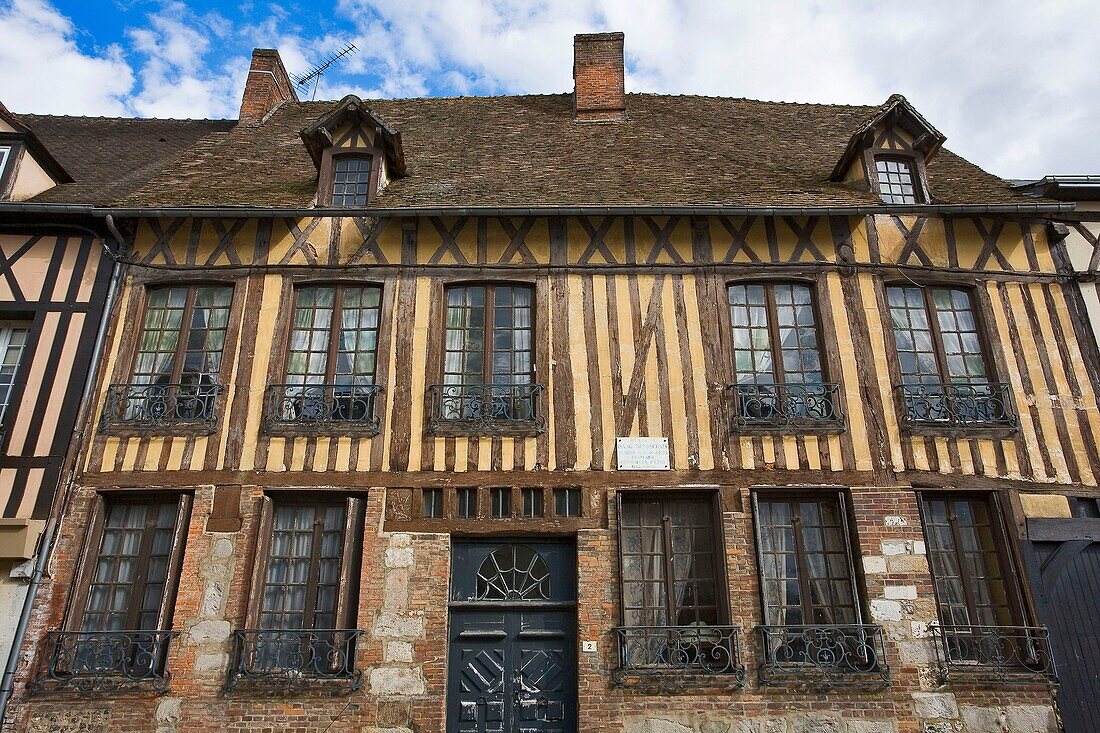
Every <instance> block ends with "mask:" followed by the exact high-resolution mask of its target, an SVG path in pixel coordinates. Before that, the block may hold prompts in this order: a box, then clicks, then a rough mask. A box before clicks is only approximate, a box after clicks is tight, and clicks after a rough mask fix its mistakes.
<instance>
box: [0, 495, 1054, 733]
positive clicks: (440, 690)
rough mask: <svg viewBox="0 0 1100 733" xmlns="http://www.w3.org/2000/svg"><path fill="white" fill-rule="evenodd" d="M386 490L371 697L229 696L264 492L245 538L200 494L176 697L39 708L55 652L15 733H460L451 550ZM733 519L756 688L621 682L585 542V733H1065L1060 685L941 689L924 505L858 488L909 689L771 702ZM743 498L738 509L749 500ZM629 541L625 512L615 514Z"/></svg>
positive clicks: (369, 643) (874, 601) (77, 701)
mask: <svg viewBox="0 0 1100 733" xmlns="http://www.w3.org/2000/svg"><path fill="white" fill-rule="evenodd" d="M384 493H385V492H384V491H383V490H381V489H375V490H371V491H370V492H369V495H368V498H367V502H366V522H365V527H366V529H365V531H364V541H363V558H362V559H363V562H362V572H361V576H360V579H359V583H360V599H359V612H358V613H359V615H358V618H359V628H361V629H363V630H364V635H363V637H362V638H361V641H360V645H359V649H358V664H357V666H358V667H359V668H360V669H362V670H363V672H364V680H363V685H362V688H361V689H360V690H359V691H357V692H355V693H352V694H341V695H336V696H333V695H331V694H329V693H327V692H324V691H320V690H312V691H306V692H300V693H289V694H266V695H262V694H236V693H234V694H231V695H227V694H226V693H225V691H224V685H225V675H226V664H227V663H228V650H229V643H230V642H229V639H230V635H231V632H232V630H233V629H235V628H240V627H241V625H242V624H243V623H245V619H246V615H247V610H248V606H247V603H248V598H247V596H248V587H249V585H250V583H251V573H252V567H253V556H254V553H255V544H256V524H257V521H258V517H259V502H260V500H261V497H262V495H263V492H262V490H261V489H260V488H258V487H245V489H244V490H243V492H242V507H241V508H242V512H241V514H242V518H243V522H242V526H241V529H240V531H239V532H221V533H210V532H207V531H206V520H207V517H208V516H209V514H210V511H211V504H212V498H213V487H199V488H198V489H196V491H195V501H194V508H193V511H192V516H191V520H190V524H189V534H188V540H187V547H186V551H185V554H184V562H183V571H182V576H181V582H180V588H179V593H178V596H177V602H176V606H175V612H174V622H173V627H174V628H176V629H178V630H180V631H181V635H180V638H179V639H178V640H177V643H175V644H174V645H173V648H172V651H171V654H170V658H169V669H170V671H171V673H172V680H171V690H170V692H169V693H168V694H166V695H164V696H154V695H149V694H144V695H143V694H119V695H115V696H106V697H102V696H101V697H87V696H86V697H81V696H79V695H58V694H54V695H51V696H37V697H33V696H32V697H28V696H27V694H26V692H25V689H24V684H25V682H26V677H27V674H28V670H29V669H30V662H31V661H32V658H33V655H34V652H35V651H36V649H37V647H36V646H35V645H34V644H33V643H31V644H29V645H28V646H27V647H26V648H25V650H26V653H25V658H24V663H23V664H22V665H21V666H20V670H19V677H18V679H17V692H16V697H15V699H14V701H13V704H12V706H11V708H10V710H9V719H8V727H7V728H5V730H12V731H16V730H18V731H22V730H30V731H63V732H69V731H71V732H74V733H75V732H76V731H82V732H83V731H86V732H88V733H99V732H102V733H128V732H129V731H148V732H150V733H152V732H155V733H180V732H186V733H199V732H200V731H203V732H204V731H238V732H241V733H243V732H245V731H250V732H252V731H290V732H291V733H297V732H299V731H301V732H305V731H315V732H320V731H326V730H327V731H330V733H350V732H351V731H355V732H356V733H363V732H364V731H368V732H371V733H381V732H382V731H384V732H385V733H409V732H411V731H416V732H417V733H435V732H441V731H442V730H443V726H444V697H445V690H446V674H447V671H446V659H447V638H448V629H447V598H448V588H449V574H450V538H449V536H448V535H443V534H418V533H392V534H386V533H382V532H380V531H379V528H380V527H381V526H382V519H381V518H382V516H383V503H384ZM734 493H735V494H736V498H737V501H727V502H726V511H725V514H724V516H723V533H724V540H725V562H726V569H727V573H728V578H729V589H728V591H729V600H730V611H731V622H732V623H733V624H737V625H740V626H741V628H742V629H743V630H744V632H743V635H742V639H743V641H744V645H743V646H744V653H745V659H744V662H745V664H746V666H747V667H748V675H747V679H746V684H745V686H744V688H743V689H735V690H729V689H726V690H718V689H713V688H712V689H700V688H688V689H684V690H679V691H676V692H673V693H669V692H663V693H658V692H655V691H653V690H648V689H640V688H624V687H618V686H615V685H614V684H613V679H612V671H613V670H614V667H615V663H616V655H615V648H614V643H613V636H612V632H611V629H612V628H613V627H614V626H615V625H616V624H617V623H618V620H619V595H618V587H619V585H618V561H617V553H618V546H617V541H616V534H615V532H614V531H612V530H602V529H598V530H582V531H580V532H579V533H578V536H577V556H578V578H579V594H578V599H579V601H578V634H579V639H580V640H590V641H596V642H597V651H596V652H594V653H592V652H581V653H580V656H579V714H578V719H579V730H581V731H600V732H611V731H615V732H629V733H808V732H809V731H814V732H815V733H819V732H823V733H948V732H949V731H950V732H951V733H959V732H962V733H1049V732H1051V731H1055V730H1056V729H1057V728H1056V722H1055V720H1054V713H1053V710H1052V708H1051V698H1050V693H1049V690H1048V689H1047V687H1046V686H1045V685H1041V684H1037V685H1030V686H1023V687H1021V686H988V685H987V686H981V687H979V686H969V687H967V686H962V685H959V684H954V683H953V684H951V685H950V686H948V687H942V688H941V687H937V684H938V678H937V676H936V675H935V674H934V664H933V661H932V660H933V659H934V655H933V647H932V641H931V639H930V637H929V635H928V626H929V624H931V623H932V622H934V621H935V618H936V609H935V603H934V600H933V591H932V581H931V577H930V574H929V569H928V561H927V554H926V548H925V546H924V542H923V536H922V533H921V527H920V518H919V515H918V511H917V505H916V499H915V495H914V494H913V492H912V491H911V490H907V489H900V488H882V489H876V488H860V489H853V490H852V504H853V511H854V514H855V516H856V518H857V523H856V524H857V534H856V536H857V538H858V540H857V541H858V554H859V558H858V567H857V573H858V574H860V575H861V576H862V580H861V582H862V583H863V584H864V585H865V587H866V592H867V601H868V604H867V605H868V607H869V609H870V613H871V616H872V618H871V619H870V620H871V621H873V622H876V623H880V624H882V625H883V626H884V627H885V629H886V635H887V654H888V661H889V664H890V668H891V676H892V684H891V686H890V687H888V688H886V689H884V690H881V691H867V690H859V691H852V690H844V689H835V690H832V691H830V692H828V693H822V692H819V691H814V690H808V689H798V688H797V687H792V686H773V687H761V686H760V685H759V683H758V680H757V676H756V672H755V665H756V664H757V663H758V661H759V659H760V650H759V644H758V642H757V641H756V636H755V635H754V633H753V629H754V627H755V626H756V625H757V624H759V623H760V620H761V619H760V601H759V597H760V596H759V583H758V576H757V567H756V558H755V546H754V540H753V527H752V518H751V513H750V512H749V510H748V507H750V506H751V497H750V495H749V493H748V491H746V490H741V491H740V492H739V493H737V492H734ZM731 496H733V494H731ZM93 498H94V492H93V491H92V490H90V489H80V490H78V492H77V495H76V498H75V501H74V503H73V505H72V510H71V512H70V514H69V516H68V518H67V520H66V523H65V526H64V527H63V531H62V532H61V538H60V543H59V546H58V548H57V554H56V555H55V558H54V561H53V563H52V567H51V577H50V578H49V580H48V582H47V584H46V585H45V586H44V587H43V590H42V595H41V596H40V603H39V605H38V607H37V609H36V611H35V615H34V617H33V619H32V625H31V629H30V632H29V637H28V638H29V639H32V640H33V639H36V638H39V637H40V635H41V633H42V632H43V631H44V630H46V629H52V628H57V627H58V626H59V624H60V623H61V620H62V615H63V609H64V603H65V600H66V598H67V595H68V590H69V586H70V583H71V579H72V574H73V570H74V568H75V563H76V557H77V555H78V554H79V552H80V547H81V544H82V542H83V537H84V531H85V530H84V528H85V526H86V523H87V518H88V511H89V508H90V507H91V505H92V501H93ZM607 507H608V512H609V514H610V516H609V517H608V520H609V521H608V526H609V527H612V528H613V527H615V526H616V517H615V516H614V508H615V502H614V501H608V502H607Z"/></svg>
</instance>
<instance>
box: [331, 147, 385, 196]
mask: <svg viewBox="0 0 1100 733" xmlns="http://www.w3.org/2000/svg"><path fill="white" fill-rule="evenodd" d="M382 157H383V156H382V149H381V148H366V147H357V148H338V147H333V146H329V147H326V148H325V149H324V150H323V151H322V152H321V165H320V168H319V170H318V173H317V203H318V205H320V206H326V207H331V208H348V209H355V208H358V207H354V206H348V207H338V206H334V205H333V203H332V186H333V184H334V183H335V178H336V160H337V159H339V158H369V159H370V162H371V164H370V184H369V187H368V191H367V206H370V205H371V204H373V203H374V201H375V199H377V198H378V181H379V178H380V176H381V173H382V171H381V168H382Z"/></svg>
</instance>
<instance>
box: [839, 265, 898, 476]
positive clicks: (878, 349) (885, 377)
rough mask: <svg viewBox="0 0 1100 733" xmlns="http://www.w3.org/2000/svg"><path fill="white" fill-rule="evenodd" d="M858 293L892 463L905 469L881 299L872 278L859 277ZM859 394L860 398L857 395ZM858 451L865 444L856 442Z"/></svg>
mask: <svg viewBox="0 0 1100 733" xmlns="http://www.w3.org/2000/svg"><path fill="white" fill-rule="evenodd" d="M857 278H858V283H859V289H860V292H861V294H862V297H863V307H864V311H865V313H866V318H867V325H868V331H869V332H870V336H871V352H872V354H873V355H874V359H875V375H876V376H877V377H878V390H879V399H880V400H881V401H882V413H883V417H884V419H885V423H886V426H885V427H886V439H887V442H888V443H889V445H890V455H891V461H892V462H893V464H894V465H895V466H903V465H905V460H904V458H903V456H902V453H901V431H900V430H899V428H898V417H897V414H896V411H895V410H894V395H893V391H892V389H891V385H890V366H889V364H888V363H887V361H886V359H887V356H886V355H887V353H888V352H887V348H888V346H887V343H886V334H885V333H884V332H883V328H882V313H881V312H880V311H879V309H878V299H877V298H876V297H875V285H874V281H873V280H872V279H871V276H870V275H866V274H863V275H859V276H857ZM840 306H841V307H839V309H838V308H836V307H834V310H833V312H834V313H835V312H837V310H840V311H843V310H844V308H843V301H842V302H841V304H840ZM856 394H859V392H858V391H857V392H856ZM853 434H854V435H864V434H866V433H859V432H854V433H853ZM854 442H855V444H856V446H857V448H858V446H859V444H860V443H861V442H862V441H859V440H856V441H854ZM869 463H870V462H869V461H868V465H867V467H866V468H864V467H863V466H860V465H859V461H858V460H857V461H856V468H857V469H859V470H870V468H871V466H870V465H869Z"/></svg>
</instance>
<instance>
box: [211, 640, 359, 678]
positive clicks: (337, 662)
mask: <svg viewBox="0 0 1100 733" xmlns="http://www.w3.org/2000/svg"><path fill="white" fill-rule="evenodd" d="M362 633H363V632H362V630H361V629H279V630H259V629H240V630H237V631H234V632H233V653H232V656H231V657H230V660H229V679H228V681H227V683H226V688H227V689H228V690H234V689H237V688H240V687H243V686H261V687H274V688H280V689H293V688H297V687H302V686H305V685H309V684H311V683H314V682H317V681H320V680H336V681H341V682H344V683H346V684H347V686H348V691H349V692H350V691H353V690H358V689H359V686H360V684H362V679H363V671H362V670H360V669H356V668H355V646H356V644H357V642H358V640H359V636H360V635H361V634H362Z"/></svg>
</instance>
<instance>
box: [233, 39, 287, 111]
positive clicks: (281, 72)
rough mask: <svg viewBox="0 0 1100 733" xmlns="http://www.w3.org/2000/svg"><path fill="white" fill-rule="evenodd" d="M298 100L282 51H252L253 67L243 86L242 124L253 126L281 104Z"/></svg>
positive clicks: (260, 49) (269, 49) (267, 49)
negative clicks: (280, 56) (281, 54)
mask: <svg viewBox="0 0 1100 733" xmlns="http://www.w3.org/2000/svg"><path fill="white" fill-rule="evenodd" d="M284 101H292V102H297V101H298V95H297V94H296V93H295V92H294V85H293V84H292V83H291V82H290V76H289V75H288V74H287V73H286V68H285V67H284V66H283V60H282V59H281V58H279V52H278V51H276V50H275V49H273V48H257V49H256V50H254V51H253V52H252V66H250V67H249V69H248V79H247V80H246V81H245V83H244V97H243V98H242V99H241V113H240V116H239V118H238V119H239V121H240V124H242V125H254V124H256V123H258V122H259V121H260V120H262V119H263V118H264V115H266V114H267V113H268V112H270V111H271V110H273V109H275V106H276V105H277V104H279V102H284Z"/></svg>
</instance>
